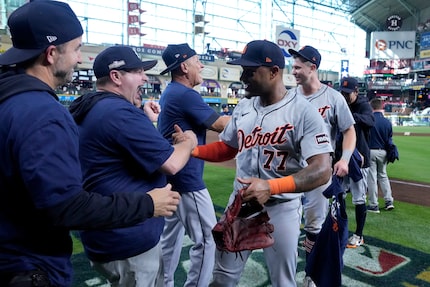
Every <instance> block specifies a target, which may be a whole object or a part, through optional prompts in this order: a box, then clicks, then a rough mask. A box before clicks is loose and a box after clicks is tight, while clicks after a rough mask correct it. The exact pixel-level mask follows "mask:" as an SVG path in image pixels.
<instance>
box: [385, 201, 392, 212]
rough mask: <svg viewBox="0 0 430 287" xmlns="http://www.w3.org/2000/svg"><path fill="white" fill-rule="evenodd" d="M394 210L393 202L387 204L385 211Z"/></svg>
mask: <svg viewBox="0 0 430 287" xmlns="http://www.w3.org/2000/svg"><path fill="white" fill-rule="evenodd" d="M393 209H394V205H393V203H392V202H391V201H388V202H386V203H385V210H393Z"/></svg>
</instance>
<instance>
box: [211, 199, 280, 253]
mask: <svg viewBox="0 0 430 287" xmlns="http://www.w3.org/2000/svg"><path fill="white" fill-rule="evenodd" d="M269 220H270V218H269V215H268V214H267V212H266V211H265V210H263V206H262V205H260V204H259V203H258V202H257V201H256V200H252V201H248V202H242V192H241V191H239V192H238V193H237V194H236V197H235V199H234V201H233V203H232V204H231V205H230V206H229V207H228V208H227V210H226V211H225V212H224V214H223V215H222V217H221V218H220V220H219V221H218V223H217V224H216V225H215V227H214V228H213V229H212V234H213V237H214V240H215V243H216V246H217V248H218V249H219V250H221V251H229V252H240V251H243V250H254V249H260V248H266V247H269V246H272V245H273V243H274V239H273V237H272V236H271V233H272V232H273V230H274V228H273V224H271V223H269Z"/></svg>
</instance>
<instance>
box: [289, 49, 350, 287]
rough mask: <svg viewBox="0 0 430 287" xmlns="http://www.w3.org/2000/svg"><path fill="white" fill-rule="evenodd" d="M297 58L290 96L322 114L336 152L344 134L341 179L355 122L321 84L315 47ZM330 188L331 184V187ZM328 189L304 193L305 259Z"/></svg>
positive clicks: (297, 53)
mask: <svg viewBox="0 0 430 287" xmlns="http://www.w3.org/2000/svg"><path fill="white" fill-rule="evenodd" d="M288 51H289V53H290V54H291V55H292V56H293V58H294V63H293V66H292V73H293V75H294V76H295V78H296V82H297V87H296V88H294V89H292V90H291V91H290V93H295V94H297V95H300V96H303V97H305V98H306V99H307V100H308V101H309V102H310V103H311V104H313V105H314V106H315V107H316V108H317V109H318V112H319V113H320V114H321V116H322V118H323V120H324V123H325V125H326V128H327V133H328V134H329V135H330V141H331V143H332V147H333V149H335V142H336V135H337V134H338V133H342V134H343V138H344V140H343V143H342V158H341V159H340V160H339V161H337V162H336V163H335V164H334V166H333V173H334V174H335V175H337V176H339V177H343V176H345V175H347V174H348V163H349V159H350V157H351V155H352V153H353V151H354V148H355V142H356V137H355V129H354V123H355V121H354V118H353V116H352V114H351V112H350V110H349V107H348V104H347V103H346V101H345V98H344V97H343V96H342V95H341V94H340V93H339V92H338V91H336V90H334V89H333V88H331V87H329V86H327V85H324V84H322V83H321V82H320V81H319V79H318V67H319V65H320V62H321V55H320V53H319V52H318V50H317V49H315V48H314V47H312V46H304V47H302V48H301V49H300V50H299V51H295V50H293V49H289V50H288ZM328 184H329V183H328ZM325 188H326V186H320V187H318V188H316V189H315V190H313V191H311V192H306V193H303V199H302V201H303V217H304V230H305V232H306V238H305V241H304V247H305V250H306V258H307V257H308V255H309V254H310V252H311V250H312V247H313V246H314V244H315V242H316V239H317V237H318V234H319V233H320V230H321V226H322V224H323V222H324V220H325V218H326V216H327V212H328V199H327V198H326V197H325V196H324V195H323V194H322V192H323V191H324V189H325ZM304 281H305V282H304V286H306V287H308V286H309V287H311V286H315V285H313V283H312V280H311V279H310V277H309V276H306V277H305V279H304Z"/></svg>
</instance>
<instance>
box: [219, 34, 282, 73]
mask: <svg viewBox="0 0 430 287" xmlns="http://www.w3.org/2000/svg"><path fill="white" fill-rule="evenodd" d="M227 64H230V65H241V66H245V67H259V66H266V67H273V66H278V67H279V68H281V69H283V68H284V67H285V58H284V54H283V53H282V50H281V48H279V46H278V45H276V44H275V43H273V42H270V41H267V40H255V41H251V42H249V43H248V44H246V46H245V48H244V49H243V52H242V56H241V57H240V58H239V59H236V60H233V61H230V62H227Z"/></svg>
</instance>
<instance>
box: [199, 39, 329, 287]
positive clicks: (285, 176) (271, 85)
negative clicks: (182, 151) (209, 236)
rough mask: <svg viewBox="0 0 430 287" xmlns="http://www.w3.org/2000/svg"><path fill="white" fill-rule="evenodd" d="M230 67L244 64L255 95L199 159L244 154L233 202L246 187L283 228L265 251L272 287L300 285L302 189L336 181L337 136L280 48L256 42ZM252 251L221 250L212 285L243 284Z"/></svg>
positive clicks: (249, 96) (248, 88) (249, 93)
mask: <svg viewBox="0 0 430 287" xmlns="http://www.w3.org/2000/svg"><path fill="white" fill-rule="evenodd" d="M228 63H229V64H232V65H241V66H242V68H243V73H242V75H241V80H242V81H243V82H244V83H245V85H246V91H247V98H246V99H243V100H241V101H240V102H239V104H238V105H237V106H236V108H235V109H234V111H233V115H232V119H231V121H230V123H229V124H228V125H227V126H226V128H225V129H224V131H223V132H222V133H221V134H220V139H221V141H220V142H215V143H212V144H209V145H206V146H198V147H197V148H196V149H194V151H193V155H194V156H197V157H201V158H204V159H206V160H211V161H222V160H225V159H228V158H232V157H233V156H235V155H236V163H237V168H236V176H237V179H236V180H235V181H234V191H233V193H232V194H231V196H230V200H229V204H231V203H232V201H233V199H234V197H235V194H236V192H237V191H238V190H240V189H241V188H243V187H246V190H245V191H244V193H243V194H244V198H245V200H249V199H252V198H255V199H257V200H258V202H260V203H261V204H264V205H265V208H266V210H267V212H268V214H269V216H270V218H271V219H270V222H271V223H272V224H273V225H274V229H275V230H274V233H273V236H274V239H275V243H274V245H273V246H272V247H268V248H265V249H264V250H263V251H264V258H265V261H266V264H267V266H268V269H269V273H270V279H271V284H272V286H296V281H295V276H296V267H297V245H298V238H299V235H300V221H301V215H302V204H301V200H300V199H301V196H302V194H301V192H303V191H309V190H312V189H314V188H316V187H317V186H320V185H323V184H325V183H327V182H328V181H329V179H330V176H331V160H330V152H332V151H333V150H332V147H331V144H330V140H329V136H328V135H327V134H326V132H325V128H324V123H323V121H322V119H321V116H320V115H319V114H318V112H317V111H316V110H315V108H314V107H313V106H312V105H311V104H310V103H309V102H307V101H306V100H305V99H304V98H303V97H301V96H299V95H297V94H294V93H288V92H287V90H286V88H285V86H284V84H283V82H282V75H283V69H284V66H285V60H284V56H283V53H282V51H281V50H280V48H279V47H278V46H277V45H276V44H274V43H272V42H269V41H266V40H257V41H252V42H250V43H248V44H247V46H246V47H245V49H244V52H243V54H242V56H241V58H240V59H237V60H234V61H231V62H228ZM250 254H251V251H244V252H241V256H238V255H237V254H235V253H228V252H221V251H219V250H217V252H216V257H215V260H216V261H215V268H214V272H213V281H212V283H211V285H210V286H223V287H225V286H236V285H237V284H238V282H239V279H240V276H241V274H242V271H243V268H244V266H245V263H246V261H247V259H248V257H249V255H250Z"/></svg>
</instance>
